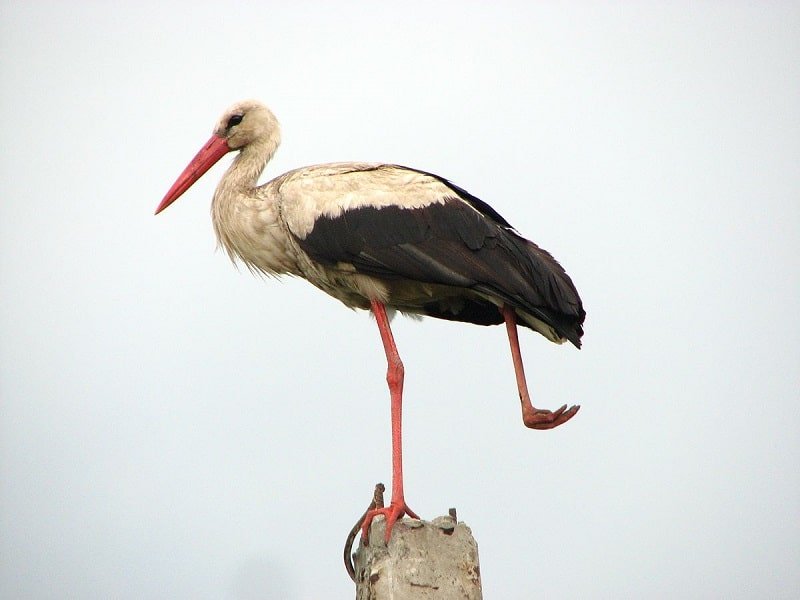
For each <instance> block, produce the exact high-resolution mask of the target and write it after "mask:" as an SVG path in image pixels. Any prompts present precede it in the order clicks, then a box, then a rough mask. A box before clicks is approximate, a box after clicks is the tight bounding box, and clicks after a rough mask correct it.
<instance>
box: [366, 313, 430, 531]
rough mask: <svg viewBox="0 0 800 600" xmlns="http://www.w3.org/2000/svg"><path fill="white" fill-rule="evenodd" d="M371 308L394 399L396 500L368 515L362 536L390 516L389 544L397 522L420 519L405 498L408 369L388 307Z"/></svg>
mask: <svg viewBox="0 0 800 600" xmlns="http://www.w3.org/2000/svg"><path fill="white" fill-rule="evenodd" d="M370 306H371V308H372V313H373V314H374V315H375V320H376V321H377V322H378V329H379V330H380V332H381V340H382V341H383V349H384V350H385V351H386V361H387V362H388V363H389V368H388V371H387V373H386V381H387V383H388V384H389V394H390V395H391V398H392V409H391V418H392V500H391V502H390V503H389V506H387V507H386V508H375V509H373V510H370V511H368V512H367V514H366V516H365V517H364V523H363V524H362V525H361V537H362V538H363V539H364V540H365V541H368V540H369V526H370V525H371V524H372V519H373V518H375V516H377V515H384V516H385V517H386V536H385V537H386V542H387V543H388V542H389V538H390V537H391V535H392V527H394V524H395V522H396V521H397V520H398V519H399V518H400V517H402V516H403V515H408V516H409V517H413V518H414V519H417V518H419V517H417V515H416V514H414V512H412V510H411V509H410V508H408V505H407V504H406V501H405V499H404V498H403V446H402V426H401V422H402V412H403V377H404V374H405V369H404V367H403V361H401V360H400V354H399V353H398V352H397V346H396V345H395V343H394V336H393V335H392V330H391V328H390V327H389V317H388V316H387V315H386V307H385V306H384V305H383V304H382V303H381V302H378V301H377V300H371V301H370Z"/></svg>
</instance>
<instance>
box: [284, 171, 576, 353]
mask: <svg viewBox="0 0 800 600" xmlns="http://www.w3.org/2000/svg"><path fill="white" fill-rule="evenodd" d="M450 185H452V184H450ZM459 191H461V190H460V188H459ZM465 193H466V192H465ZM485 207H488V205H486V204H485V203H482V202H481V208H483V209H484V210H478V207H476V206H475V204H474V202H469V203H468V204H467V203H465V200H464V199H460V198H451V199H448V200H447V201H446V202H444V203H442V204H431V205H428V206H425V207H423V208H401V207H398V206H387V207H382V208H376V207H361V208H357V209H351V210H348V211H345V212H344V213H342V214H341V215H339V216H337V217H334V218H331V217H326V216H321V217H319V218H318V219H317V221H316V223H315V225H314V229H313V230H312V231H311V232H310V233H309V234H308V235H307V236H306V237H305V238H304V239H298V243H299V244H300V246H301V248H302V249H303V250H304V251H305V252H306V253H308V254H309V255H310V256H311V257H312V258H313V259H314V260H316V261H319V262H320V263H322V264H327V265H335V264H337V263H349V264H352V265H353V266H354V267H355V269H356V270H357V271H358V272H360V273H363V274H366V275H371V276H373V277H377V278H381V279H386V280H398V279H404V280H412V281H420V282H425V283H432V284H440V285H447V286H453V287H456V288H467V289H471V290H474V291H477V292H481V293H483V294H486V295H489V296H493V297H496V298H498V299H500V300H502V301H503V302H506V303H508V304H510V305H512V306H515V307H518V308H521V309H523V310H525V311H527V312H528V313H530V314H532V315H534V316H535V317H537V318H538V319H540V320H542V321H544V322H545V323H547V324H549V325H551V326H552V327H553V328H555V329H556V331H558V332H559V334H561V335H562V336H563V337H566V338H567V339H569V340H570V341H571V342H572V343H574V344H575V345H576V346H580V337H581V335H582V334H583V330H582V328H581V324H582V323H583V319H584V316H585V313H584V311H583V307H582V305H581V300H580V297H579V296H578V292H577V291H576V290H575V287H574V285H573V284H572V281H571V280H570V278H569V276H568V275H567V274H566V273H565V272H564V270H563V269H562V268H561V266H560V265H559V264H558V262H556V261H555V259H553V257H552V256H551V255H550V254H549V253H547V252H546V251H544V250H542V249H541V248H539V247H538V246H536V245H535V244H534V243H533V242H530V241H528V240H526V239H524V238H522V237H520V236H519V235H518V234H517V233H516V232H514V231H513V229H512V228H511V226H510V225H509V224H508V222H507V221H505V219H503V218H502V217H501V216H500V215H499V214H497V213H496V212H495V211H494V210H493V209H490V211H489V212H487V211H486V210H485ZM425 310H426V313H427V314H429V315H430V316H434V317H438V318H443V319H451V320H462V321H469V322H473V323H479V324H484V325H489V324H497V323H500V322H502V318H501V317H500V314H499V311H498V310H497V308H496V307H495V306H494V305H492V304H491V303H490V302H487V301H484V300H482V299H480V298H478V299H476V298H475V297H474V296H472V297H471V298H469V299H465V305H464V307H463V309H462V310H460V311H459V312H458V313H457V314H453V313H450V312H447V311H443V310H442V309H441V308H439V307H438V305H437V304H436V303H431V305H429V306H425Z"/></svg>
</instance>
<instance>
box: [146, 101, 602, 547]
mask: <svg viewBox="0 0 800 600" xmlns="http://www.w3.org/2000/svg"><path fill="white" fill-rule="evenodd" d="M280 139H281V136H280V127H279V125H278V121H277V119H276V118H275V116H274V115H273V114H272V112H271V111H270V110H269V109H268V108H267V107H266V106H264V105H263V104H261V103H260V102H257V101H254V100H248V101H244V102H239V103H237V104H235V105H233V106H232V107H231V108H230V109H228V110H227V111H226V112H225V114H223V115H222V117H221V118H220V120H219V121H218V122H217V124H216V126H215V127H214V132H213V135H212V136H211V138H210V139H209V140H208V142H207V143H206V144H205V145H204V146H203V147H202V149H201V150H200V151H199V152H198V153H197V155H196V156H195V157H194V158H193V159H192V161H191V162H190V163H189V165H188V166H187V167H186V169H184V171H183V172H182V173H181V174H180V176H179V177H178V179H177V180H176V181H175V183H174V184H173V186H172V187H171V188H170V190H169V191H168V192H167V194H166V195H165V196H164V199H163V200H162V201H161V203H160V204H159V205H158V208H157V209H156V214H158V213H160V212H161V211H162V210H164V209H165V208H166V207H167V206H169V205H170V204H172V203H173V202H174V201H175V200H176V199H177V198H178V197H179V196H181V195H182V194H183V193H184V192H185V191H186V190H187V189H189V187H191V185H192V184H193V183H194V182H195V181H197V180H198V179H199V178H200V177H201V176H202V175H203V174H204V173H205V172H206V171H208V170H209V169H210V168H211V167H212V166H213V165H214V164H215V163H216V162H217V161H218V160H219V159H221V158H222V157H223V156H224V155H225V154H227V153H228V152H238V154H237V156H236V157H235V159H234V160H233V162H232V164H231V165H230V167H229V168H228V170H227V171H226V173H225V175H223V177H222V180H221V181H220V182H219V185H218V186H217V189H216V191H215V192H214V198H213V201H212V204H211V216H212V220H213V223H214V230H215V232H216V235H217V240H218V242H219V244H220V245H221V246H222V247H223V248H224V249H225V251H226V252H227V254H228V255H229V256H230V258H231V260H233V261H234V262H235V261H236V260H237V259H238V260H240V261H241V262H242V263H243V264H245V265H246V266H247V267H249V268H250V269H251V270H252V271H254V272H260V273H264V274H267V275H291V276H296V277H302V278H304V279H306V280H307V281H309V282H310V283H311V284H313V285H315V286H316V287H318V288H319V289H321V290H322V291H324V292H327V293H328V294H330V295H331V296H333V297H334V298H336V299H338V300H340V301H341V302H343V303H344V304H345V305H346V306H348V307H350V308H358V309H364V310H370V311H371V312H372V314H373V315H374V316H375V320H376V322H377V324H378V329H379V331H380V336H381V341H382V343H383V347H384V350H385V353H386V360H387V362H388V370H387V376H386V379H387V383H388V386H389V393H390V398H391V429H392V498H391V501H390V503H389V506H387V507H385V508H376V509H374V510H371V511H369V512H368V513H367V515H366V516H365V518H364V522H363V524H362V536H363V537H364V539H365V540H366V539H368V537H367V536H368V532H369V526H370V523H371V522H372V520H373V519H374V517H375V516H377V515H384V516H385V518H386V534H385V538H386V541H387V542H388V541H389V538H390V536H391V532H392V527H393V526H394V523H395V522H396V521H397V520H398V519H399V518H401V517H402V516H404V515H408V516H410V517H413V518H417V515H416V514H415V513H414V512H413V511H412V510H411V509H410V508H409V507H408V505H407V504H406V501H405V497H404V494H403V460H402V444H401V440H402V435H401V414H402V394H403V378H404V368H403V363H402V361H401V359H400V355H399V353H398V351H397V346H396V345H395V341H394V337H393V335H392V330H391V328H390V326H389V320H390V317H391V315H393V313H394V312H395V311H400V312H401V313H406V314H409V315H418V316H419V315H422V316H429V317H435V318H438V319H447V320H450V321H462V322H466V323H474V324H477V325H499V324H501V323H505V327H506V331H507V334H508V340H509V344H510V346H511V356H512V361H513V364H514V372H515V375H516V383H517V389H518V391H519V399H520V403H521V405H522V421H523V423H524V424H525V425H526V426H527V427H529V428H532V429H552V428H554V427H557V426H559V425H562V424H563V423H566V422H567V421H569V420H570V419H571V418H572V417H574V416H575V413H577V412H578V409H579V408H580V407H579V406H572V407H570V408H567V405H566V404H565V405H564V406H562V407H561V408H559V409H557V410H555V411H550V410H545V409H541V408H535V407H534V406H533V404H532V403H531V400H530V395H529V393H528V386H527V383H526V380H525V372H524V369H523V364H522V357H521V354H520V347H519V340H518V337H517V325H521V326H523V327H527V328H529V329H532V330H534V331H536V332H538V333H540V334H542V335H543V336H544V337H545V338H547V339H548V340H550V341H552V342H556V343H563V342H565V341H569V342H571V343H572V344H573V345H574V346H575V347H577V348H580V345H581V336H582V335H583V328H582V324H583V320H584V317H585V315H586V313H585V311H584V310H583V306H582V303H581V299H580V297H579V296H578V292H577V290H576V289H575V286H574V285H573V284H572V281H571V279H570V278H569V276H568V275H567V274H566V272H565V271H564V269H563V268H562V267H561V265H559V263H558V262H556V260H555V259H554V258H553V257H552V256H551V255H550V254H549V253H548V252H547V251H545V250H543V249H541V248H539V247H538V246H537V245H536V244H534V243H533V242H531V241H528V240H527V239H525V238H523V237H522V236H520V235H519V233H517V232H516V230H515V229H514V228H513V227H512V226H511V225H510V224H509V223H508V221H506V220H505V219H504V218H503V217H502V216H500V214H499V213H498V212H497V211H496V210H494V209H493V208H492V207H491V206H489V205H488V204H486V203H485V202H483V201H482V200H480V199H478V198H476V197H475V196H473V195H472V194H470V193H469V192H467V191H466V190H464V189H462V188H460V187H458V186H457V185H454V184H453V183H451V182H450V181H448V180H446V179H444V178H442V177H439V176H438V175H433V174H431V173H427V172H425V171H420V170H416V169H410V168H407V167H402V166H398V165H394V164H382V163H355V162H349V163H330V164H322V165H315V166H310V167H305V168H301V169H296V170H293V171H289V172H288V173H285V174H283V175H281V176H279V177H276V178H275V179H273V180H272V181H269V182H268V183H265V184H264V185H261V186H258V185H257V182H258V178H259V176H260V175H261V173H262V172H263V171H264V168H265V167H266V164H267V162H269V160H270V159H271V158H272V156H273V155H274V153H275V151H276V150H277V148H278V145H279V144H280Z"/></svg>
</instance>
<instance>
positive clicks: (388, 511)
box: [361, 502, 419, 546]
mask: <svg viewBox="0 0 800 600" xmlns="http://www.w3.org/2000/svg"><path fill="white" fill-rule="evenodd" d="M378 515H383V516H384V517H385V518H386V535H385V536H384V541H385V542H386V543H387V544H388V543H389V538H391V537H392V528H393V527H394V524H395V523H396V522H397V520H398V519H400V518H401V517H402V516H404V515H408V516H409V517H411V518H412V519H419V517H418V516H417V514H416V513H415V512H414V511H412V510H411V509H410V508H408V505H407V504H406V503H405V502H403V503H400V502H397V503H395V502H391V503H390V504H389V506H387V507H385V508H374V509H372V510H370V511H368V512H367V514H366V516H365V517H364V522H363V523H362V525H361V539H362V540H364V545H365V546H368V545H369V528H370V525H372V520H373V519H374V518H375V517H377V516H378Z"/></svg>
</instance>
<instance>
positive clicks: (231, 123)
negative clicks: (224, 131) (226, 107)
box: [228, 115, 244, 129]
mask: <svg viewBox="0 0 800 600" xmlns="http://www.w3.org/2000/svg"><path fill="white" fill-rule="evenodd" d="M243 118H244V117H243V116H242V115H233V116H232V117H231V118H230V119H228V129H230V128H231V127H233V126H234V125H238V124H239V123H241V122H242V119H243Z"/></svg>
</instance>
